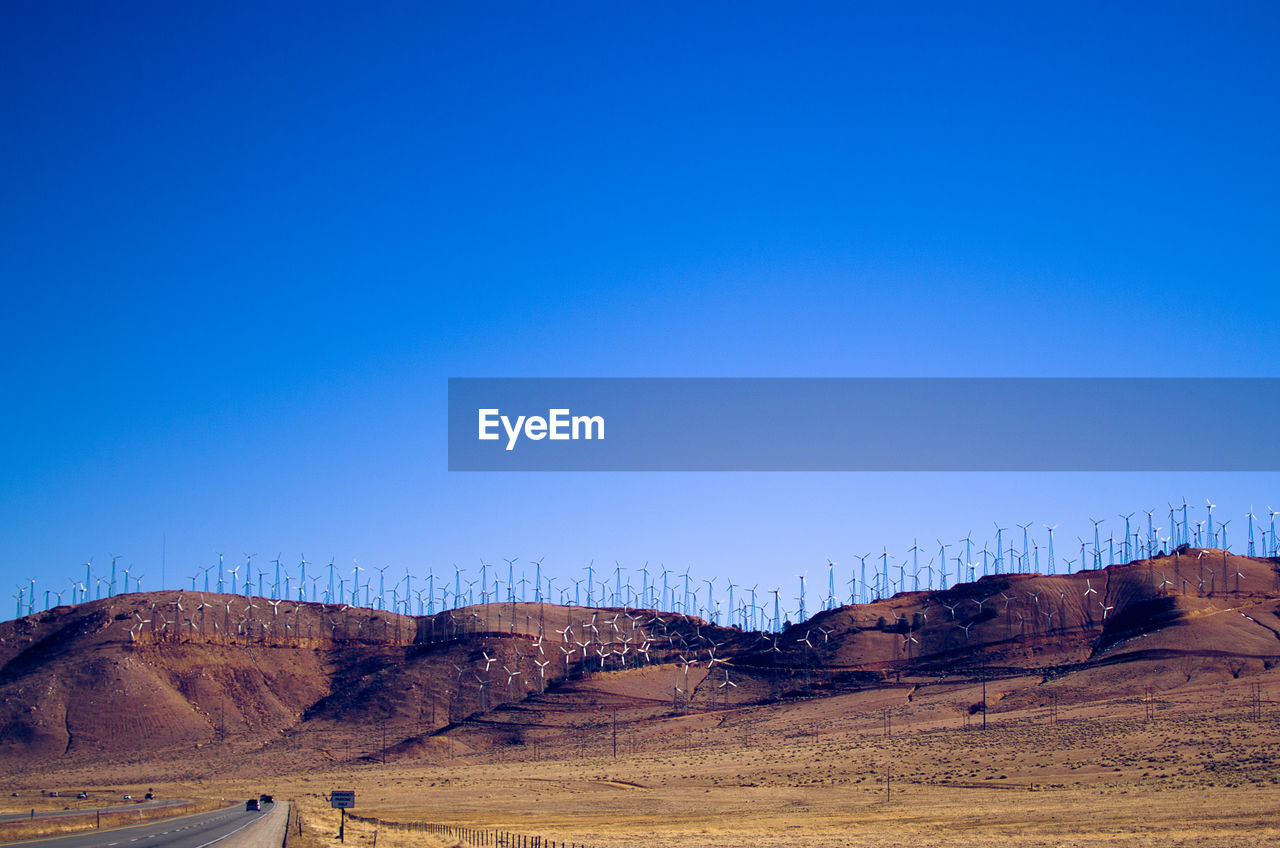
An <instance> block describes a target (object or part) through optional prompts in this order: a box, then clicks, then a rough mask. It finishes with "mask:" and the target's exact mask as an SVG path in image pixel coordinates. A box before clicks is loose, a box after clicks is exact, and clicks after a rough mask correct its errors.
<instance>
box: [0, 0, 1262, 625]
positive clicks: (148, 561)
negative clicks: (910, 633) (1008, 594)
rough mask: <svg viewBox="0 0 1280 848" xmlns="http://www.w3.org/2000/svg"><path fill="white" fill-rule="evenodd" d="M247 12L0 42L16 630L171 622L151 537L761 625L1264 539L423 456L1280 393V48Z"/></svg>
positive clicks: (1159, 498) (611, 21)
mask: <svg viewBox="0 0 1280 848" xmlns="http://www.w3.org/2000/svg"><path fill="white" fill-rule="evenodd" d="M263 5H264V4H261V3H218V4H189V3H169V2H152V3H144V2H122V3H110V4H103V3H95V2H48V0H39V2H15V0H10V2H6V3H3V4H0V39H2V40H3V49H0V80H3V83H2V85H3V97H2V98H0V184H2V185H3V186H4V188H3V193H2V194H0V198H2V199H0V216H2V218H0V298H2V300H0V354H2V356H3V359H2V360H0V361H3V369H0V409H2V410H3V411H4V414H3V415H2V416H0V588H4V587H10V588H7V589H5V592H4V593H3V594H4V595H8V594H12V593H13V591H14V588H12V587H14V586H15V585H16V584H17V583H18V582H19V581H20V580H24V579H25V578H26V577H27V576H29V575H37V576H40V577H41V584H42V585H43V584H44V582H45V580H46V579H47V580H49V581H51V582H57V581H61V582H62V585H63V586H65V585H67V584H66V581H67V579H69V578H72V577H78V576H82V575H83V567H82V566H80V565H79V564H80V563H83V562H84V561H85V559H87V558H88V557H91V556H92V557H94V558H95V559H94V562H95V564H98V565H100V564H102V563H104V562H105V561H106V559H107V554H108V552H109V551H114V552H116V553H120V554H123V556H124V561H125V562H132V563H133V564H134V566H135V570H141V571H144V572H145V573H146V575H147V576H146V578H144V580H145V583H146V586H147V587H150V588H155V587H156V586H157V585H158V582H159V581H158V578H159V574H160V562H159V560H160V551H161V539H162V537H163V538H166V539H167V561H168V567H167V573H168V577H169V581H168V582H169V584H170V585H173V586H176V585H179V579H180V578H182V577H184V576H185V575H189V574H191V573H193V572H194V570H195V568H196V567H198V566H207V565H210V564H212V563H213V562H216V557H215V556H214V554H213V551H215V550H226V551H229V552H232V554H233V555H234V556H232V557H229V558H233V559H242V557H241V556H240V552H241V551H249V552H254V553H258V554H260V555H261V556H260V559H259V562H262V561H264V560H266V559H268V558H271V557H274V555H275V554H276V553H277V552H284V553H285V554H286V559H293V560H296V559H297V557H298V555H299V554H301V553H305V554H306V555H307V557H308V559H310V560H312V561H321V562H327V561H328V560H329V558H330V557H336V558H337V561H338V562H339V563H340V564H341V563H345V564H346V565H347V566H348V567H349V566H350V561H351V559H352V558H353V557H356V558H359V559H360V561H361V564H368V565H370V566H376V565H390V566H391V567H392V569H393V570H394V571H402V570H403V568H404V567H409V568H410V569H412V570H413V571H414V572H415V573H418V574H424V573H425V571H426V569H427V567H428V566H434V567H435V568H436V570H437V573H439V572H440V571H441V570H448V571H450V572H451V571H452V567H451V565H450V563H453V562H457V563H459V564H462V565H466V566H468V567H472V566H474V565H475V564H477V563H478V561H479V558H480V557H485V558H487V559H489V560H491V561H493V560H496V559H498V558H500V557H511V556H520V557H522V558H525V557H528V558H534V557H544V556H545V557H546V558H547V566H548V568H549V569H550V570H551V572H552V573H559V574H568V573H570V572H574V573H575V574H576V573H578V569H580V568H581V566H582V565H584V564H585V563H586V562H587V561H588V560H590V559H592V558H594V559H596V560H597V561H607V562H612V561H613V560H615V559H617V560H621V561H622V562H623V564H624V565H627V566H632V567H636V568H638V567H639V565H640V564H641V563H642V562H643V561H645V560H651V561H654V562H658V561H662V562H665V563H666V564H667V565H668V566H673V567H676V568H680V569H683V568H685V567H691V568H692V569H693V570H694V571H695V572H696V573H698V574H701V575H704V576H712V575H723V576H724V577H726V578H728V577H732V578H733V579H735V581H736V582H739V583H741V582H747V583H754V582H759V583H760V584H761V585H762V586H763V585H766V584H768V585H773V584H777V583H779V582H784V581H786V582H787V583H794V579H793V578H792V577H791V575H794V574H795V573H797V572H799V571H803V570H805V569H810V570H816V571H820V570H821V569H823V567H824V565H823V564H824V562H825V558H826V557H828V556H830V557H833V558H835V559H837V560H840V561H841V562H842V563H845V562H852V555H853V554H854V553H865V552H866V551H867V550H871V549H875V550H879V549H880V547H881V546H882V545H887V546H888V547H889V548H890V549H891V551H895V550H896V551H903V550H905V548H906V547H907V546H908V545H910V543H911V539H912V537H913V536H919V537H920V538H921V539H930V540H932V539H934V538H935V537H939V536H941V537H942V538H944V539H947V540H954V539H955V538H958V537H960V536H962V535H964V534H965V533H966V532H968V531H970V530H973V531H974V532H975V538H983V537H984V536H986V535H987V534H988V533H987V528H990V527H991V526H992V524H991V522H992V521H997V520H998V521H999V522H1000V523H1001V524H1002V525H1005V526H1009V525H1011V524H1013V523H1014V522H1026V521H1035V522H1037V524H1039V523H1041V522H1049V523H1060V524H1062V525H1063V530H1062V531H1060V532H1061V533H1063V534H1065V535H1068V536H1069V537H1074V535H1075V534H1077V533H1080V534H1083V533H1084V531H1085V528H1086V527H1088V526H1090V525H1088V522H1087V520H1086V518H1087V516H1089V515H1094V516H1095V517H1096V516H1099V515H1102V516H1110V517H1112V518H1113V520H1114V516H1115V514H1116V513H1119V512H1131V511H1134V510H1139V509H1144V508H1161V509H1163V508H1165V507H1164V505H1165V504H1166V502H1168V501H1169V500H1174V499H1178V500H1180V499H1181V498H1182V497H1183V496H1186V497H1187V498H1188V499H1189V500H1191V501H1192V502H1193V503H1202V502H1203V498H1204V497H1212V498H1214V500H1215V502H1217V503H1219V504H1220V505H1221V506H1220V510H1221V513H1222V514H1223V515H1224V516H1225V517H1231V518H1233V519H1234V520H1233V524H1232V531H1233V543H1234V546H1235V547H1238V548H1239V547H1242V544H1241V543H1242V541H1243V534H1242V533H1240V534H1236V533H1235V532H1234V531H1237V530H1240V529H1242V523H1243V520H1242V517H1243V513H1244V511H1245V510H1246V509H1247V508H1248V507H1249V506H1250V504H1252V505H1253V506H1254V507H1255V509H1256V510H1258V511H1261V510H1262V507H1263V506H1264V505H1265V504H1266V503H1268V502H1269V503H1271V504H1272V505H1274V506H1277V507H1280V475H1277V474H1263V473H1257V474H1233V475H1227V474H1197V475H1187V474H1180V475H1175V474H1166V475H1139V474H1093V475H1088V474H1079V475H1071V474H1051V475H1050V474H1046V475H1034V474H1024V475H998V474H948V475H927V474H903V475H871V474H861V475H854V474H844V475H841V474H825V475H814V474H768V475H750V474H709V475H692V474H690V475H680V474H618V475H586V474H561V475H553V474H523V475H501V474H480V475H466V474H449V473H448V472H446V470H445V432H444V424H445V400H446V396H445V390H446V379H447V378H448V377H450V376H722V375H732V376H791V375H798V376H800V375H802V376H878V375H928V376H952V375H957V376H959V375H963V376H1000V375H1010V376H1034V375H1054V376H1062V375H1070V376H1118V375H1124V376H1180V375H1196V376H1273V377H1274V376H1280V332H1277V327H1278V325H1280V285H1278V282H1280V281H1278V279H1277V269H1280V239H1277V237H1276V234H1277V233H1278V232H1280V216H1278V215H1277V206H1278V203H1280V201H1278V200H1277V198H1280V180H1278V179H1277V177H1278V176H1280V167H1278V166H1277V156H1276V149H1277V143H1278V141H1277V140H1278V138H1280V133H1278V132H1277V131H1278V130H1280V98H1278V97H1277V93H1278V91H1277V83H1278V82H1280V73H1278V71H1280V67H1278V66H1280V54H1278V53H1277V51H1276V50H1275V44H1276V43H1277V41H1278V40H1280V11H1278V7H1277V6H1276V5H1275V4H1273V3H1231V4H1227V5H1225V6H1223V5H1222V4H1209V3H1203V4H1154V3H1152V4H1139V3H1134V4H1114V3H1096V4H1089V3H1032V4H1028V3H942V4H934V3H895V4H885V3H877V4H852V3H833V4H783V5H780V4H752V3H736V2H735V3H717V4H689V3H672V4H648V3H645V4H640V3H598V2H596V3H583V4H571V3H519V4H487V3H475V4H472V3H467V4H459V3H451V4H427V3H403V4H399V3H396V4H391V3H372V4H368V3H365V4H357V3H332V2H331V3H320V2H305V3H272V4H265V5H269V6H270V8H268V9H263V8H260V7H262V6H263ZM1117 5H1119V6H1120V7H1121V8H1119V9H1117V8H1116V6H1117ZM1194 402H1195V399H1194V398H1182V399H1176V401H1171V404H1170V406H1169V408H1168V409H1161V410H1151V411H1150V413H1149V414H1152V415H1176V414H1177V403H1194ZM1247 410H1248V399H1247V398H1242V399H1241V409H1240V411H1239V413H1240V414H1248V413H1247ZM955 413H956V414H957V415H966V414H977V411H976V410H956V411H955ZM1098 414H1107V410H1098ZM1187 438H1188V450H1189V451H1193V450H1194V449H1195V434H1194V433H1188V435H1187ZM1201 517H1203V516H1201ZM1166 523H1167V522H1166ZM1104 535H1105V531H1104ZM184 582H186V583H187V585H189V581H184ZM12 609H13V605H12V602H6V603H4V604H0V613H3V614H5V615H9V614H11V613H10V612H9V611H11V610H12Z"/></svg>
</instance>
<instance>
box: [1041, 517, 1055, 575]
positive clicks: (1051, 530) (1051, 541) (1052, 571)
mask: <svg viewBox="0 0 1280 848" xmlns="http://www.w3.org/2000/svg"><path fill="white" fill-rule="evenodd" d="M1044 529H1046V530H1048V531H1049V576H1051V577H1052V576H1053V575H1054V573H1055V572H1054V570H1053V531H1054V530H1057V529H1058V525H1056V524H1055V525H1053V526H1052V527H1050V526H1049V525H1048V524H1046V525H1044Z"/></svg>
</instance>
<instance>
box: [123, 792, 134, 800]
mask: <svg viewBox="0 0 1280 848" xmlns="http://www.w3.org/2000/svg"><path fill="white" fill-rule="evenodd" d="M124 800H126V801H132V800H133V796H132V795H130V794H128V793H125V796H124Z"/></svg>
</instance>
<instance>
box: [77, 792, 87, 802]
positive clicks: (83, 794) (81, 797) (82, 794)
mask: <svg viewBox="0 0 1280 848" xmlns="http://www.w3.org/2000/svg"><path fill="white" fill-rule="evenodd" d="M76 797H77V798H79V799H80V800H81V801H83V800H84V799H85V798H88V797H89V793H88V792H77V793H76Z"/></svg>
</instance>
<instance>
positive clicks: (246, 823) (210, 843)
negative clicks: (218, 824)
mask: <svg viewBox="0 0 1280 848" xmlns="http://www.w3.org/2000/svg"><path fill="white" fill-rule="evenodd" d="M260 821H262V819H259V818H252V819H249V820H248V821H247V822H245V823H244V824H242V825H240V826H239V827H237V828H236V829H235V830H233V831H231V832H230V833H224V834H222V835H221V836H219V837H218V838H217V839H210V840H209V841H208V842H206V843H204V844H203V845H197V846H196V848H209V846H210V845H212V844H213V843H215V842H221V841H222V840H224V839H226V838H227V837H228V836H234V835H235V834H237V833H239V832H240V831H242V830H244V829H245V828H246V827H248V826H249V825H251V824H254V823H255V822H260Z"/></svg>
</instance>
